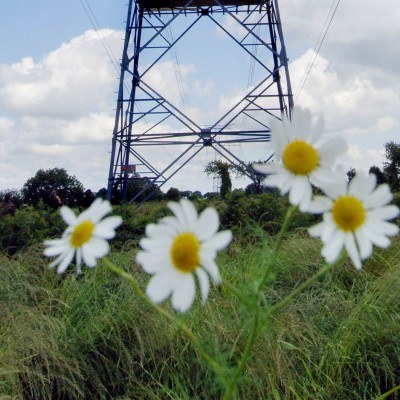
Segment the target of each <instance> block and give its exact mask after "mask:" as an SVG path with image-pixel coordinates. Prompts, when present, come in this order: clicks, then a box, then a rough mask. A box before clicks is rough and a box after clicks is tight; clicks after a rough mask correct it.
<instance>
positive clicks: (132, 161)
mask: <svg viewBox="0 0 400 400" xmlns="http://www.w3.org/2000/svg"><path fill="white" fill-rule="evenodd" d="M218 16H219V17H221V16H223V17H224V18H225V19H229V20H230V26H232V25H236V26H237V27H239V28H240V29H233V30H232V29H231V30H229V29H228V28H227V26H226V24H223V23H221V22H220V21H219V19H218ZM206 18H207V19H208V20H210V21H213V22H214V23H215V24H216V25H217V26H218V27H219V28H220V29H221V30H222V31H223V32H224V33H225V34H226V35H227V36H228V37H230V38H231V39H232V40H233V42H235V43H236V44H237V45H238V46H240V48H241V49H242V50H243V51H244V52H245V53H246V54H247V55H249V56H250V57H251V59H252V60H253V62H254V63H255V64H256V65H257V67H258V68H260V69H261V70H262V71H263V73H262V77H261V79H260V80H259V81H258V83H256V84H253V85H251V86H250V87H249V88H247V92H246V93H245V94H244V95H243V97H242V98H241V99H240V100H239V101H237V102H236V103H235V104H234V105H233V106H232V107H230V108H229V109H228V110H227V111H226V112H225V113H224V114H223V115H221V117H220V118H218V120H217V121H214V122H212V123H210V124H209V125H207V127H206V128H204V126H203V127H202V126H200V125H199V124H198V123H196V122H195V121H194V120H193V119H192V118H190V117H189V116H188V115H187V114H186V113H185V112H184V111H182V109H180V107H179V106H177V105H176V104H173V103H172V102H171V101H170V100H169V99H168V98H167V96H163V95H161V94H160V92H159V91H158V88H157V87H151V86H150V85H149V83H148V80H147V77H148V74H149V72H150V71H151V70H152V69H153V68H154V67H155V66H156V65H157V63H159V62H160V60H161V59H162V58H163V57H164V55H165V54H167V53H168V52H170V51H171V49H174V46H175V45H176V44H177V43H178V42H179V41H180V40H181V39H182V38H183V37H184V36H185V35H187V34H188V32H189V31H191V29H192V28H193V27H194V26H196V25H197V24H200V23H201V22H202V21H203V20H204V19H206ZM172 26H174V27H176V28H177V29H178V34H177V35H175V37H172V35H171V34H169V29H171V27H172ZM145 54H146V55H149V54H150V55H151V57H150V58H151V59H152V61H151V62H149V61H148V60H147V63H146V64H145V65H143V68H142V66H141V65H140V60H141V59H142V58H143V56H144V55H145ZM292 106H293V98H292V92H291V85H290V78H289V71H288V58H287V56H286V50H285V44H284V38H283V33H282V26H281V20H280V14H279V7H278V0H261V1H257V0H190V1H186V0H136V1H134V0H129V4H128V15H127V22H126V32H125V40H124V49H123V55H122V61H121V74H120V80H119V90H118V100H117V108H116V115H115V125H114V131H113V139H112V149H111V161H110V169H109V178H108V190H107V197H108V199H110V198H111V195H112V192H113V189H114V188H115V187H118V188H119V189H120V191H121V196H122V198H124V199H125V196H126V188H127V185H128V184H129V183H130V182H131V181H133V180H137V179H143V177H145V178H146V184H148V186H149V187H150V186H152V185H157V186H158V187H161V186H162V185H164V184H165V183H166V182H167V181H168V180H169V179H170V178H171V177H172V176H174V175H175V174H176V173H177V172H178V171H180V170H181V168H183V167H184V166H185V165H186V164H187V163H188V162H189V161H191V160H192V159H193V158H194V157H195V156H196V155H197V154H199V153H200V152H201V151H202V150H203V149H204V148H208V149H210V148H212V149H214V150H215V151H216V152H217V154H218V155H219V157H222V158H223V159H225V160H227V161H229V162H230V163H233V164H235V165H236V166H242V170H243V169H244V170H245V171H248V167H247V164H246V163H245V162H244V161H242V160H241V159H240V157H239V156H238V155H235V154H234V151H233V150H232V149H231V145H232V144H238V143H240V144H241V145H243V146H244V144H246V145H247V144H251V143H259V142H268V141H269V132H270V129H269V127H268V121H269V120H270V119H271V118H277V119H281V118H282V116H283V115H288V116H290V112H291V109H292ZM239 117H240V118H239ZM243 119H246V120H248V121H250V123H249V124H247V125H245V126H244V127H241V128H240V129H236V130H235V129H232V126H234V125H237V123H236V122H237V121H239V120H243ZM171 121H173V124H174V125H173V126H174V128H173V129H170V130H171V131H169V132H165V125H164V128H162V127H163V124H165V123H166V122H168V125H167V126H172V125H171ZM248 125H250V127H248V128H246V126H248ZM166 145H169V146H174V147H179V149H180V150H181V149H183V150H182V151H181V152H180V153H179V155H178V156H177V157H175V158H174V160H173V161H172V162H169V163H168V164H166V165H164V166H163V167H161V168H159V167H158V168H156V167H155V161H156V160H155V159H150V158H151V157H150V158H149V157H148V156H147V158H145V157H144V156H143V153H141V151H142V150H143V149H144V147H147V146H153V148H157V147H160V146H166ZM180 150H179V151H180ZM154 154H156V152H155V153H154ZM154 157H156V156H155V155H154ZM271 157H272V154H271V155H269V156H268V155H267V154H266V155H265V159H266V161H268V159H270V158H271ZM157 161H158V160H157ZM248 172H249V174H248V175H249V177H251V176H254V175H251V173H250V171H248ZM152 187H154V186H152ZM146 189H148V187H146V186H145V187H144V188H143V192H144V191H145V190H146ZM140 194H141V193H138V194H137V195H136V197H134V198H133V199H126V200H128V201H134V200H135V199H136V198H137V197H138V196H139V195H140ZM147 197H151V193H149V194H148V195H147Z"/></svg>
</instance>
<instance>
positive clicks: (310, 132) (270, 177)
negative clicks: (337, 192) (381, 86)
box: [253, 108, 347, 211]
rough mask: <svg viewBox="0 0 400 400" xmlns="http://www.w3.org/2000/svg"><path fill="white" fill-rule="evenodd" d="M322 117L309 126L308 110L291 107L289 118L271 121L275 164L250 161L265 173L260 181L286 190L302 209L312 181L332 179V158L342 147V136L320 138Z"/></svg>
mask: <svg viewBox="0 0 400 400" xmlns="http://www.w3.org/2000/svg"><path fill="white" fill-rule="evenodd" d="M323 133H324V120H323V118H322V117H320V118H319V119H318V121H317V122H316V124H315V125H314V126H312V123H311V112H310V111H309V110H307V109H302V108H295V109H294V110H293V113H292V118H291V120H289V119H288V118H286V117H284V118H283V120H282V121H281V122H280V121H279V122H278V121H276V120H275V121H272V122H271V144H272V147H273V151H274V154H275V157H276V159H277V161H278V163H277V164H254V165H253V168H254V169H255V170H256V171H257V172H260V173H262V174H264V175H267V177H266V178H265V179H264V182H263V183H264V185H265V186H270V187H277V188H279V189H280V191H281V193H282V194H283V195H284V194H287V193H289V201H290V203H291V204H293V205H295V206H299V208H300V209H301V210H302V211H303V210H304V209H305V208H306V207H307V204H308V203H309V202H310V201H311V197H312V186H311V185H312V184H313V185H315V186H320V183H321V182H325V181H329V180H331V179H332V172H331V168H332V166H333V163H334V162H335V159H336V158H337V157H338V156H339V155H340V154H343V153H344V152H345V151H346V148H347V145H346V142H345V141H344V140H343V138H340V137H331V138H326V137H325V138H324V137H323Z"/></svg>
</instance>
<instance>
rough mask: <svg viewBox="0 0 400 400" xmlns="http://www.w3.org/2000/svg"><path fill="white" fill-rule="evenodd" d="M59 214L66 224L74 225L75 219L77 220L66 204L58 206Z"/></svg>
mask: <svg viewBox="0 0 400 400" xmlns="http://www.w3.org/2000/svg"><path fill="white" fill-rule="evenodd" d="M60 214H61V217H62V219H63V220H64V221H65V222H66V223H67V224H68V225H75V224H76V221H77V220H78V218H77V216H76V215H75V213H74V212H73V211H72V210H71V209H70V208H69V207H67V206H62V207H61V208H60Z"/></svg>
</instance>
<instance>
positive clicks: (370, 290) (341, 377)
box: [0, 229, 400, 400]
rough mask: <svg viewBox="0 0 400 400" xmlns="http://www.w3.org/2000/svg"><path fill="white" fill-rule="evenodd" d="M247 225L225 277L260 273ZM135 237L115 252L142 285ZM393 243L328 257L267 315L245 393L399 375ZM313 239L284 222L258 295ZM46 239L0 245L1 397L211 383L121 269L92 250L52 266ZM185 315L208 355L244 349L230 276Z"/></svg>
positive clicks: (241, 280) (128, 393)
mask: <svg viewBox="0 0 400 400" xmlns="http://www.w3.org/2000/svg"><path fill="white" fill-rule="evenodd" d="M242 236H243V237H240V235H238V236H236V237H237V239H236V241H235V242H234V243H233V245H232V246H231V248H230V249H229V251H227V252H225V253H223V254H221V256H220V258H219V260H218V262H219V265H220V266H221V272H222V275H223V277H224V279H225V280H227V281H229V282H231V283H232V284H234V285H236V286H237V287H238V289H239V291H242V292H243V291H251V290H252V285H253V283H252V282H254V279H256V278H257V276H259V275H260V273H261V271H260V259H261V258H262V257H263V255H264V254H263V252H264V251H265V250H263V249H262V248H261V247H260V246H259V245H258V244H254V243H255V242H256V241H255V240H254V237H252V236H251V235H249V234H248V232H244V231H243V235H242ZM273 240H274V238H273V237H272V236H271V237H269V236H268V237H266V238H265V241H267V242H268V241H269V242H271V243H272V242H273ZM135 243H136V242H135V241H134V240H133V241H131V242H129V246H128V245H126V246H124V247H123V248H122V249H119V250H118V251H117V250H114V251H113V252H112V254H111V256H110V257H111V258H112V260H113V261H114V262H115V263H116V264H117V265H119V266H121V267H123V268H125V269H126V270H128V271H129V272H131V273H132V274H134V275H135V276H136V277H137V279H138V280H139V281H140V282H141V284H142V285H143V287H144V286H145V285H146V282H147V277H146V276H145V274H143V273H142V272H141V271H140V270H139V269H138V267H137V266H136V265H135V263H134V261H133V260H134V254H135V251H136V249H135ZM256 243H257V242H256ZM399 249H400V240H399V238H397V239H395V241H394V243H393V244H392V246H391V248H390V249H388V250H386V251H377V252H376V253H375V255H374V256H373V257H372V258H371V259H370V260H369V261H367V262H366V263H365V268H364V270H363V271H361V272H357V271H355V269H354V267H353V266H352V265H351V264H350V263H349V264H345V265H343V266H341V267H339V268H337V269H336V270H333V271H332V272H331V273H330V274H328V275H326V276H325V277H324V278H323V279H321V280H319V281H318V282H317V283H315V284H314V285H313V286H312V287H310V288H309V289H308V290H307V291H305V292H303V293H302V294H301V295H299V296H298V297H297V298H295V299H294V300H293V301H292V302H291V303H290V304H289V306H288V307H286V308H285V309H284V310H282V311H281V312H280V313H279V314H277V315H275V317H274V320H273V321H272V323H271V327H269V328H268V329H267V330H266V331H265V332H264V333H263V334H262V335H261V337H260V338H259V340H258V342H257V344H256V346H255V349H254V352H253V357H252V358H251V360H250V363H249V364H248V367H247V370H246V373H245V376H244V378H243V380H242V382H241V385H240V394H239V396H240V398H241V399H276V400H278V399H373V398H376V397H378V396H380V395H382V394H383V393H385V392H387V391H388V390H389V389H391V388H392V387H394V386H396V385H399V383H400V382H399V380H398V379H399V378H398V377H399V376H400V334H399V319H400V296H399V295H398V293H399V291H398V288H399V287H400V250H399ZM319 251H320V244H319V242H318V241H317V240H313V239H310V238H308V237H307V235H306V234H305V233H304V232H303V231H302V230H301V229H299V230H297V231H294V232H292V233H291V234H290V236H289V237H288V238H287V239H286V241H285V243H284V246H283V251H282V254H281V256H280V259H279V266H278V269H277V271H276V275H275V279H274V280H272V281H271V282H269V283H268V287H267V290H266V293H265V298H266V301H269V302H271V303H274V302H276V301H278V300H279V299H280V298H281V297H283V296H284V294H285V293H288V292H289V291H291V290H292V289H293V288H295V287H296V286H297V285H298V284H299V283H301V282H302V281H304V280H305V279H306V278H307V277H308V276H310V275H311V274H312V273H313V272H314V271H315V270H317V269H318V268H320V266H321V263H322V259H321V258H320V253H319ZM41 252H42V249H41V246H32V247H30V248H27V249H26V250H24V251H23V252H18V253H17V254H15V255H14V256H13V257H9V256H7V257H6V256H5V255H4V256H2V257H1V256H0V257H1V258H0V265H1V268H0V282H1V289H0V398H1V399H68V400H69V399H71V400H72V399H119V400H122V399H218V398H219V397H220V395H221V391H220V390H221V388H220V386H219V385H218V383H215V376H214V375H213V373H212V372H211V371H210V370H209V369H208V368H207V367H206V366H205V365H203V363H202V362H201V361H200V360H199V357H198V356H197V354H196V351H195V350H194V349H193V348H192V346H191V345H190V344H189V343H188V342H187V340H186V339H185V338H184V337H183V336H182V335H181V334H180V333H179V332H176V331H175V330H174V329H173V328H171V327H170V326H169V325H168V324H167V323H166V321H164V320H163V319H160V317H159V316H158V315H155V314H154V313H153V312H152V311H151V310H150V309H148V307H147V306H146V305H144V304H142V303H141V302H140V301H139V300H138V299H136V298H135V296H134V295H133V291H132V289H131V287H130V286H129V283H128V282H125V281H123V280H121V279H120V278H118V277H116V276H114V275H113V274H111V273H110V272H109V271H108V270H107V269H106V268H104V266H102V264H101V263H100V264H99V265H98V266H97V267H96V268H95V269H92V270H85V273H84V275H83V276H82V277H81V278H77V277H76V276H75V275H74V273H69V274H67V275H66V276H57V275H56V274H55V272H54V271H51V270H48V268H47V267H46V263H47V260H44V259H43V258H42V256H41ZM165 306H166V307H169V306H168V303H166V305H165ZM182 318H183V319H184V320H185V322H186V323H187V324H188V325H189V327H190V328H191V329H192V330H193V331H194V332H196V333H197V334H198V335H199V336H200V338H201V339H202V340H203V341H204V342H205V345H206V346H207V349H208V351H209V352H211V353H212V354H213V355H215V356H216V357H221V358H224V359H225V360H226V361H227V362H234V361H235V360H236V359H237V358H238V357H239V356H240V354H241V352H242V351H243V347H244V345H245V341H246V334H247V329H248V324H247V323H248V316H247V313H246V308H245V307H244V306H242V305H240V303H239V302H238V301H237V299H236V298H235V297H232V296H231V294H230V292H229V291H228V290H227V289H226V288H225V287H223V286H222V287H220V288H218V289H213V290H212V292H211V295H210V298H209V300H208V301H207V303H206V304H205V305H204V306H202V305H201V304H200V303H199V302H197V303H196V304H195V306H194V308H193V309H192V310H191V311H190V312H189V313H188V314H187V315H183V316H182ZM391 396H392V397H388V398H391V399H395V398H398V397H396V394H393V395H391Z"/></svg>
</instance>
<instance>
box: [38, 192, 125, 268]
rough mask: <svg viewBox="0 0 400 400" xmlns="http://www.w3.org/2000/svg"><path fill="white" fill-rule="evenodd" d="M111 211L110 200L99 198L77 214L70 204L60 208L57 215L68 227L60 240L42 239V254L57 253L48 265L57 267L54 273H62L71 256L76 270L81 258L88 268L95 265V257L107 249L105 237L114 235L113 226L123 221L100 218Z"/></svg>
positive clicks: (104, 253)
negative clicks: (74, 260)
mask: <svg viewBox="0 0 400 400" xmlns="http://www.w3.org/2000/svg"><path fill="white" fill-rule="evenodd" d="M111 210H112V209H111V205H110V203H109V202H108V201H107V200H102V199H96V200H95V201H94V202H93V203H92V205H91V206H90V207H89V208H88V209H87V210H85V211H83V212H82V213H81V214H80V215H79V216H76V215H75V213H74V212H73V211H72V210H71V209H70V208H69V207H66V206H63V207H61V209H60V214H61V217H62V218H63V220H64V221H65V222H66V224H67V225H68V226H67V229H66V230H65V231H64V233H63V235H62V237H61V239H54V240H46V241H45V242H44V244H45V246H46V248H45V250H44V255H45V256H48V257H53V256H57V258H56V259H55V260H54V261H53V262H52V263H51V264H50V268H54V267H56V266H57V272H58V273H59V274H62V273H63V272H64V271H65V270H66V269H67V268H68V265H69V264H70V263H71V262H72V260H73V258H74V256H75V259H76V266H77V271H78V273H80V272H81V264H82V261H83V263H84V264H86V265H87V266H88V267H90V268H93V267H95V266H96V264H97V259H98V258H102V257H104V256H105V255H106V254H107V253H108V251H109V245H108V242H107V239H112V238H113V237H114V236H115V229H116V228H117V227H118V226H119V225H120V224H121V222H122V218H121V217H119V216H111V217H107V218H105V219H103V218H104V217H105V216H106V215H107V214H108V213H110V212H111Z"/></svg>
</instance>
